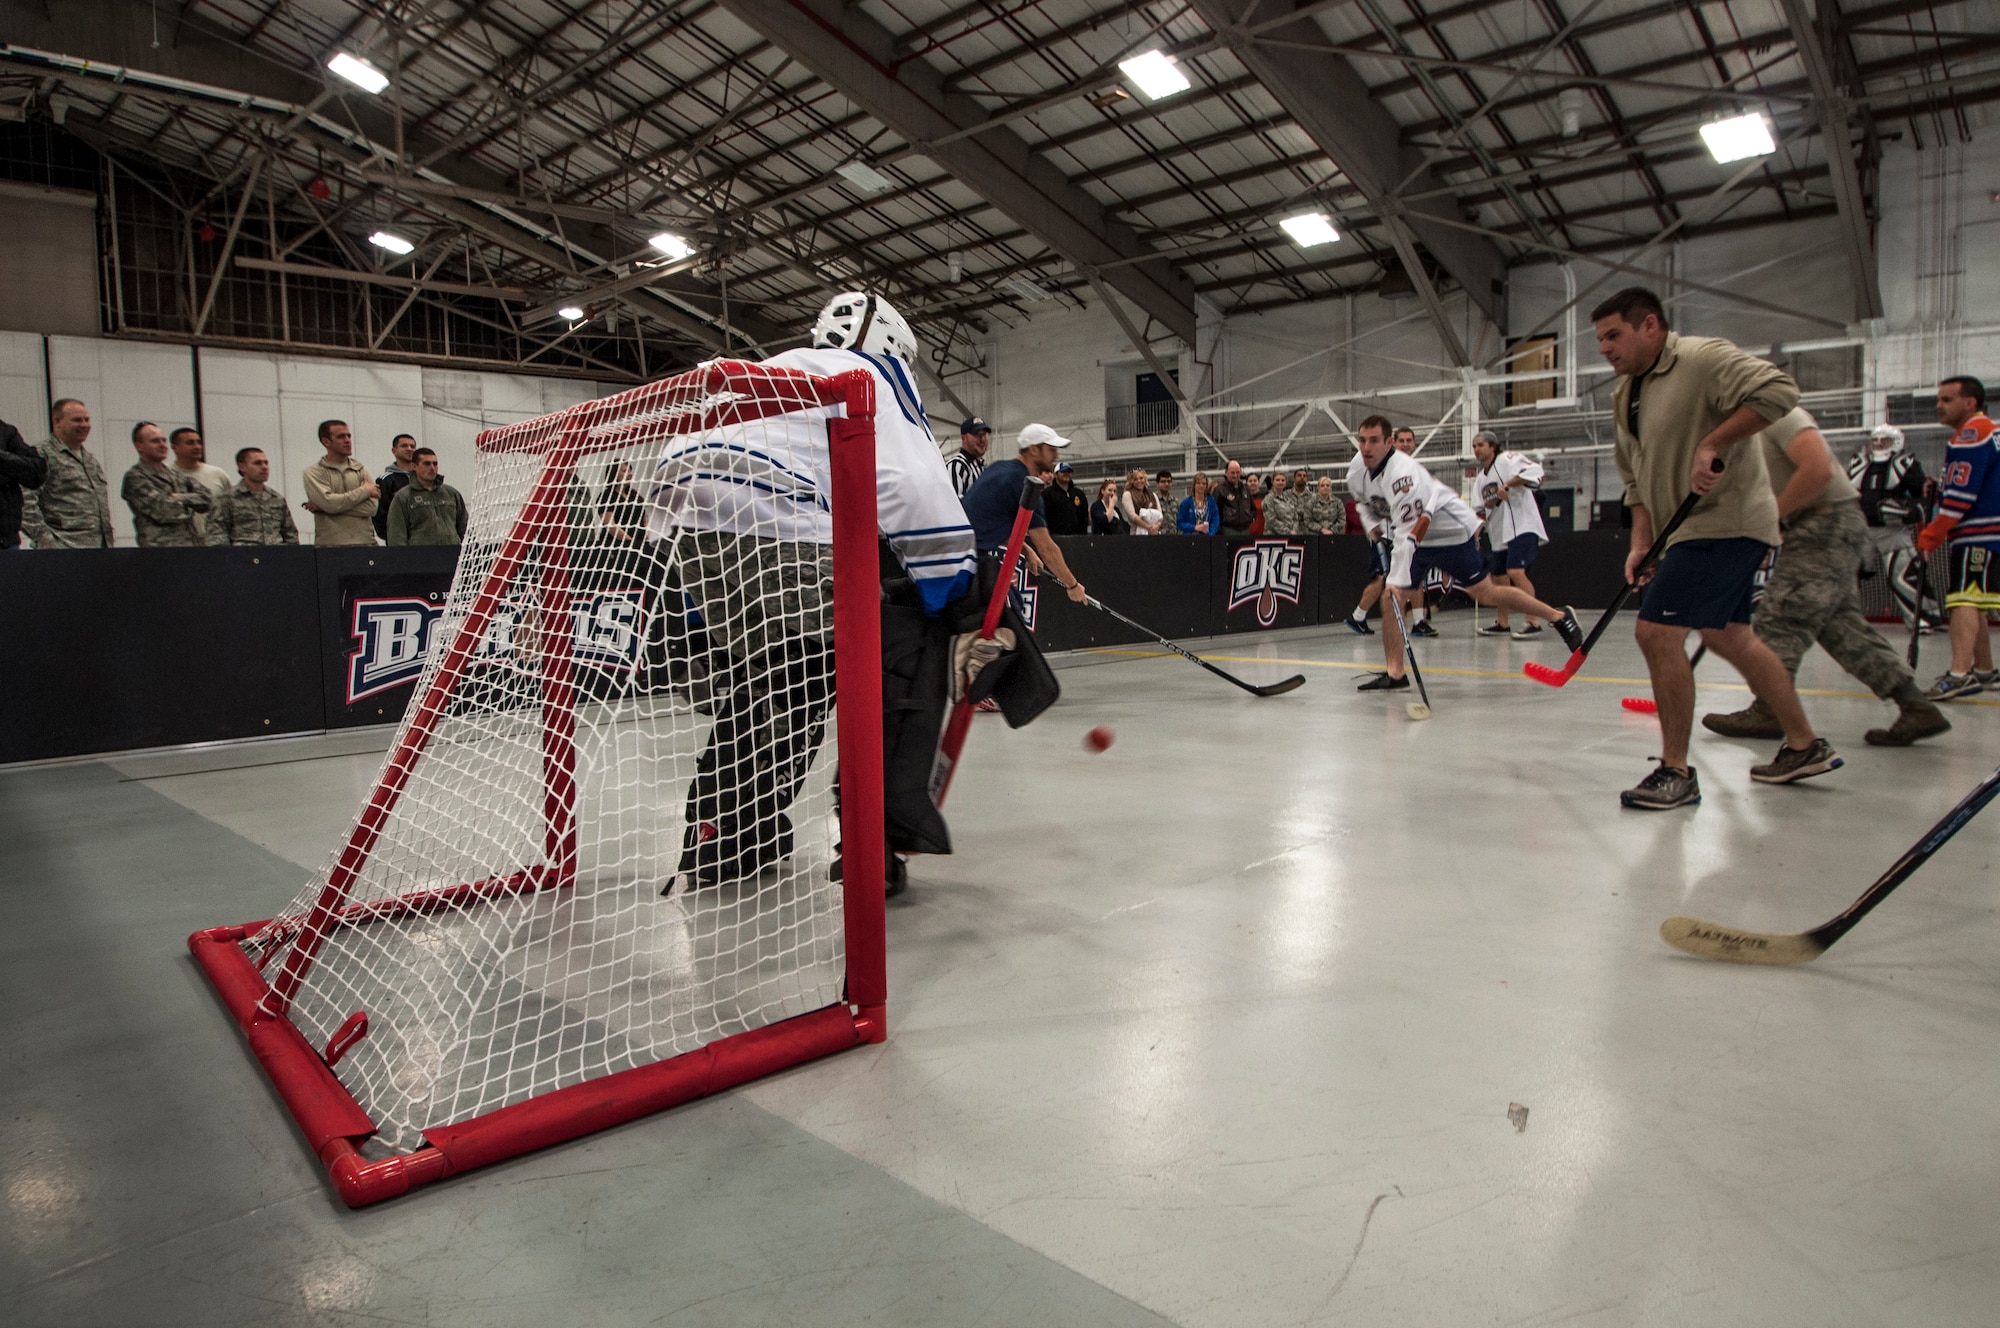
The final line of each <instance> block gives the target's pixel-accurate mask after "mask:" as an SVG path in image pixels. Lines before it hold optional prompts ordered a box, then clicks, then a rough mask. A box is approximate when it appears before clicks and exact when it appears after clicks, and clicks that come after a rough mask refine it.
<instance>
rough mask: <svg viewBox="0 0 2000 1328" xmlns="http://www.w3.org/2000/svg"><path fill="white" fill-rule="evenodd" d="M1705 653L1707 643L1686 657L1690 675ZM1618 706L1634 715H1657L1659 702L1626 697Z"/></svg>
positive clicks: (1647, 697) (1643, 698) (1650, 699)
mask: <svg viewBox="0 0 2000 1328" xmlns="http://www.w3.org/2000/svg"><path fill="white" fill-rule="evenodd" d="M1707 653H1708V642H1706V641H1704V642H1702V643H1701V644H1700V645H1698V646H1696V647H1695V651H1694V654H1693V655H1691V656H1689V657H1688V672H1690V673H1692V672H1694V671H1695V669H1697V668H1699V667H1700V665H1701V657H1702V656H1703V655H1706V654H1707ZM1618 704H1619V705H1622V706H1624V707H1625V708H1626V709H1627V710H1630V711H1631V712H1632V713H1633V714H1635V715H1657V714H1659V713H1660V704H1659V702H1657V701H1655V700H1654V699H1653V698H1652V697H1650V696H1628V697H1626V698H1625V699H1624V700H1622V701H1620V702H1619V703H1618Z"/></svg>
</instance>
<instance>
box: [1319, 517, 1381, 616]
mask: <svg viewBox="0 0 2000 1328" xmlns="http://www.w3.org/2000/svg"><path fill="white" fill-rule="evenodd" d="M1374 579H1375V568H1374V563H1373V561H1372V560H1371V559H1370V557H1369V541H1368V537H1367V536H1366V535H1322V536H1320V537H1319V621H1321V622H1323V623H1338V622H1339V621H1340V620H1341V619H1342V618H1344V617H1346V616H1347V615H1348V614H1350V613H1352V612H1354V606H1355V605H1356V604H1359V603H1360V602H1361V592H1362V591H1364V590H1366V589H1367V588H1368V583H1369V582H1370V581H1372V580H1374Z"/></svg>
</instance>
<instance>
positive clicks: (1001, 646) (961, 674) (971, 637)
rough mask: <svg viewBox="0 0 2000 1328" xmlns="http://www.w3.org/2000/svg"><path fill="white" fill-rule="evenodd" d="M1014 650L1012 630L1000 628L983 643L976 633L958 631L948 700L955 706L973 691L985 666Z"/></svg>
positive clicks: (952, 653) (953, 646) (954, 641)
mask: <svg viewBox="0 0 2000 1328" xmlns="http://www.w3.org/2000/svg"><path fill="white" fill-rule="evenodd" d="M1013 648H1014V629H1013V628H1011V627H1000V628H996V629H994V632H993V635H992V636H991V637H988V638H986V639H984V640H982V639H981V638H980V635H979V633H977V632H960V633H959V634H958V635H957V636H955V637H953V638H952V642H951V660H952V667H951V701H952V704H953V705H957V704H958V703H959V702H960V701H962V700H964V699H965V694H966V693H967V692H969V691H970V690H972V684H973V682H974V681H975V680H976V679H977V678H978V677H979V675H980V674H981V673H982V672H984V671H985V669H986V666H987V665H988V664H991V663H992V662H993V661H994V660H996V659H998V658H1000V656H1002V655H1004V654H1006V653H1007V652H1008V651H1010V650H1012V649H1013Z"/></svg>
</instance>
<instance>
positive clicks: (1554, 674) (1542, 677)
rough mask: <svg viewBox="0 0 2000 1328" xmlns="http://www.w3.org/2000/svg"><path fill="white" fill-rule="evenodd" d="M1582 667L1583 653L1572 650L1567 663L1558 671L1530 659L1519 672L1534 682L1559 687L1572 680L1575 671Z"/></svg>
mask: <svg viewBox="0 0 2000 1328" xmlns="http://www.w3.org/2000/svg"><path fill="white" fill-rule="evenodd" d="M1582 667H1583V652H1582V651H1581V650H1572V651H1571V652H1570V656H1569V663H1567V664H1565V665H1563V666H1562V667H1561V668H1559V669H1552V668H1550V667H1549V666H1548V665H1546V664H1540V663H1537V662H1536V661H1534V660H1532V659H1531V660H1529V661H1528V662H1527V663H1526V664H1523V665H1522V666H1521V672H1523V673H1525V674H1527V675H1528V676H1529V677H1530V678H1533V679H1534V680H1535V681H1536V682H1539V683H1543V684H1546V685H1547V686H1550V687H1560V686H1562V685H1563V684H1564V683H1566V682H1568V681H1569V680H1570V679H1571V678H1574V677H1575V676H1576V671H1577V670H1578V669H1580V668H1582Z"/></svg>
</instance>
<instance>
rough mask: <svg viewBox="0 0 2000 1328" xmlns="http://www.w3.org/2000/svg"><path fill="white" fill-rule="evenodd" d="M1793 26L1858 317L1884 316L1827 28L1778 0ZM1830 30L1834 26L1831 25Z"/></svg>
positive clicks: (1826, 5)
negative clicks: (1816, 119)
mask: <svg viewBox="0 0 2000 1328" xmlns="http://www.w3.org/2000/svg"><path fill="white" fill-rule="evenodd" d="M1779 2H1780V3H1781V4H1782V5H1783V6H1784V10H1785V21H1786V22H1787V23H1789V24H1790V25H1791V28H1792V37H1793V39H1794V41H1795V42H1796V43H1797V45H1798V50H1799V59H1800V61H1801V63H1803V64H1804V65H1805V67H1806V82H1807V83H1808V84H1809V85H1810V86H1811V87H1812V94H1813V110H1814V111H1815V112H1816V113H1817V114H1818V116H1819V137H1820V146H1821V148H1822V149H1823V150H1824V151H1825V153H1826V160H1827V167H1828V170H1829V172H1830V173H1831V175H1832V177H1833V201H1834V203H1835V204H1836V205H1837V206H1838V207H1839V208H1840V230H1841V238H1842V239H1843V240H1844V241H1845V242H1846V249H1847V267H1848V276H1849V278H1850V279H1851V280H1852V282H1853V283H1854V312H1855V316H1856V317H1858V318H1864V319H1867V318H1880V317H1881V316H1882V285H1881V281H1880V279H1879V278H1878V276H1877V273H1876V265H1875V235H1874V227H1873V225H1872V223H1871V222H1870V221H1869V219H1868V197H1867V195H1866V194H1865V193H1864V192H1863V191H1862V188H1861V171H1860V168H1859V167H1857V166H1856V165H1855V161H1854V140H1853V135H1852V134H1850V133H1849V132H1848V116H1849V112H1850V108H1849V105H1848V98H1847V90H1846V89H1845V88H1843V87H1842V86H1841V85H1840V81H1839V80H1838V79H1837V78H1835V77H1834V72H1833V62H1832V61H1831V60H1830V59H1828V57H1827V49H1826V45H1825V42H1824V40H1823V30H1822V29H1821V28H1819V27H1816V26H1814V23H1813V17H1812V15H1811V14H1810V13H1808V12H1807V11H1806V5H1805V0H1779ZM1819 3H1820V17H1821V19H1823V20H1824V19H1826V18H1829V17H1832V18H1838V16H1839V13H1840V6H1839V4H1838V3H1837V0H1819ZM1829 26H1830V25H1829Z"/></svg>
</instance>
